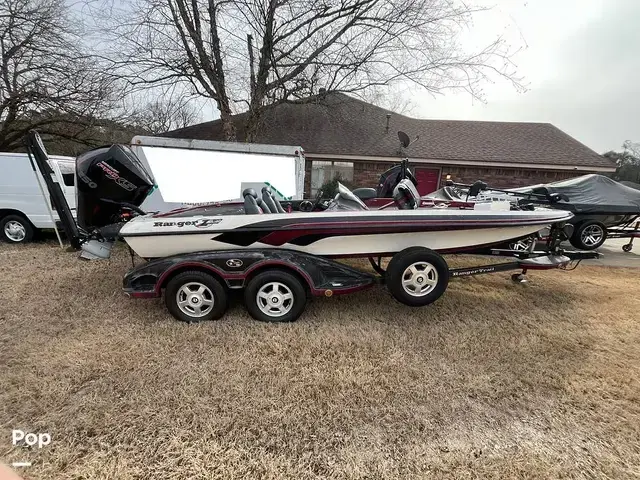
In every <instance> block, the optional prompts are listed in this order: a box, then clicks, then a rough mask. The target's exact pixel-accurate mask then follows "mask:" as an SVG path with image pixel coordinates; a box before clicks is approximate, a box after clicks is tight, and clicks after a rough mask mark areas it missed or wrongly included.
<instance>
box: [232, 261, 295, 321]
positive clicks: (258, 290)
mask: <svg viewBox="0 0 640 480" xmlns="http://www.w3.org/2000/svg"><path fill="white" fill-rule="evenodd" d="M244 302H245V306H246V308H247V311H248V312H249V315H251V316H252V317H253V318H255V319H256V320H259V321H261V322H279V323H286V322H294V321H296V320H297V319H298V318H299V317H300V315H302V312H304V309H305V307H306V306H307V292H306V290H305V288H304V286H303V285H302V282H301V281H300V280H298V278H297V277H295V276H294V275H292V274H290V273H288V272H284V271H282V270H267V271H265V272H262V273H259V274H258V275H256V276H255V277H253V278H252V279H251V280H250V281H249V284H248V285H247V288H245V290H244Z"/></svg>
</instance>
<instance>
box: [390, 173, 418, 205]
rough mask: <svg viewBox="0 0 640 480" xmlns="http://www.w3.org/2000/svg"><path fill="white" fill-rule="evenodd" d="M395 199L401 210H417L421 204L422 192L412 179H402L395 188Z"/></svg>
mask: <svg viewBox="0 0 640 480" xmlns="http://www.w3.org/2000/svg"><path fill="white" fill-rule="evenodd" d="M393 201H394V202H395V204H396V205H397V206H398V209H400V210H415V209H416V208H418V207H419V206H420V194H419V193H418V190H417V189H416V187H415V185H414V184H413V182H412V181H411V180H408V179H404V180H400V183H398V185H396V188H394V189H393Z"/></svg>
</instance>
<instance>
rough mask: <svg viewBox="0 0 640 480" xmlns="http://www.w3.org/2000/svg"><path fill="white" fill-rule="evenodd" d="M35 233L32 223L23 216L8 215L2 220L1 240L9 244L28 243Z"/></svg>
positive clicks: (0, 228)
mask: <svg viewBox="0 0 640 480" xmlns="http://www.w3.org/2000/svg"><path fill="white" fill-rule="evenodd" d="M34 233H35V231H34V228H33V226H32V225H31V222H30V221H29V220H27V219H26V218H24V217H23V216H22V215H7V216H6V217H4V218H3V219H0V238H2V239H3V240H4V241H6V242H9V243H27V242H30V241H31V240H32V239H33V234H34Z"/></svg>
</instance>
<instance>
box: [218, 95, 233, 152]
mask: <svg viewBox="0 0 640 480" xmlns="http://www.w3.org/2000/svg"><path fill="white" fill-rule="evenodd" d="M217 104H218V110H219V111H220V120H221V121H222V131H223V132H224V139H225V140H226V141H228V142H235V141H236V140H237V138H236V137H237V135H236V126H235V124H234V123H233V114H232V113H231V108H229V101H228V100H226V98H225V99H224V100H221V101H218V102H217Z"/></svg>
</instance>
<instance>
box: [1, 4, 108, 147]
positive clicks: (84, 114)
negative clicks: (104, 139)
mask: <svg viewBox="0 0 640 480" xmlns="http://www.w3.org/2000/svg"><path fill="white" fill-rule="evenodd" d="M81 34H82V32H81V31H79V30H78V29H77V28H75V26H73V25H72V22H71V18H70V15H69V11H68V10H67V7H66V5H65V2H64V0H3V2H1V3H0V62H1V63H0V150H13V149H17V148H20V147H21V146H22V138H23V136H24V134H25V133H26V131H27V130H29V129H30V128H38V129H40V130H41V131H43V132H44V133H52V134H55V135H56V136H58V137H63V138H64V137H66V138H78V137H80V136H82V134H83V132H84V131H85V129H86V127H87V126H88V125H90V124H92V123H93V122H94V121H95V120H96V119H98V118H100V117H101V116H102V114H103V112H104V111H105V110H107V109H109V108H111V107H112V102H113V97H112V93H113V78H111V77H110V76H109V75H107V74H106V73H105V72H104V71H102V70H101V69H100V68H99V66H98V65H97V64H96V62H95V59H94V58H93V57H92V56H90V55H88V54H87V53H85V52H84V51H83V49H82V45H83V42H82V35H81Z"/></svg>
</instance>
